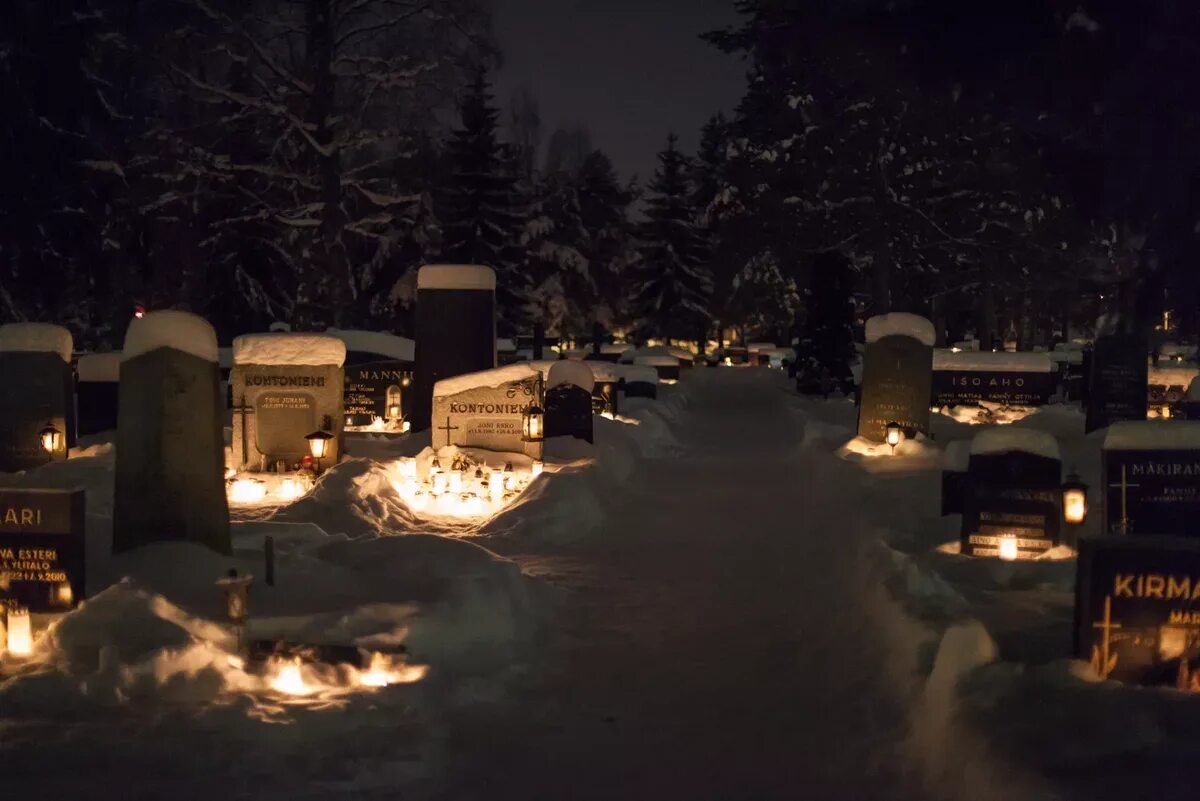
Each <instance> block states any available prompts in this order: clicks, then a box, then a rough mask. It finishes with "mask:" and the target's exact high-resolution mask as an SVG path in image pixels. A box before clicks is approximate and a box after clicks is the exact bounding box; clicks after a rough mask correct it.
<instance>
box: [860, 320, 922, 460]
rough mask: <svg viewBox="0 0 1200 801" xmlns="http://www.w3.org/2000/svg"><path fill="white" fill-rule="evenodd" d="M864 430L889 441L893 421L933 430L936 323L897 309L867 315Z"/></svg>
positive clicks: (909, 430) (874, 439) (869, 435)
mask: <svg viewBox="0 0 1200 801" xmlns="http://www.w3.org/2000/svg"><path fill="white" fill-rule="evenodd" d="M866 334H867V344H866V348H865V350H864V354H863V378H862V389H861V392H862V400H861V403H860V404H859V408H858V435H859V436H860V437H863V438H865V439H868V440H871V441H872V442H883V441H884V440H885V438H886V435H887V426H888V424H889V423H898V424H899V425H900V427H901V428H903V429H904V430H905V431H906V432H907V434H908V435H909V436H911V435H913V434H914V433H918V432H919V433H922V434H928V433H929V398H930V393H931V391H932V390H931V387H932V380H933V379H932V375H933V340H934V332H933V324H932V323H930V322H929V321H928V320H926V319H925V318H924V317H918V316H917V315H915V314H905V313H902V312H896V313H893V314H884V315H879V316H877V317H872V318H871V319H869V320H867V331H866Z"/></svg>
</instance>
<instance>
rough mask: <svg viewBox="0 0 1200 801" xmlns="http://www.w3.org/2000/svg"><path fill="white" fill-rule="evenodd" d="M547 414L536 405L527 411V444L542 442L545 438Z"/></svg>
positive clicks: (524, 423) (532, 405)
mask: <svg viewBox="0 0 1200 801" xmlns="http://www.w3.org/2000/svg"><path fill="white" fill-rule="evenodd" d="M545 425H546V413H545V412H543V411H542V407H541V406H538V405H537V404H536V403H533V404H530V405H529V408H527V409H526V410H525V419H524V421H523V432H522V433H523V434H524V437H523V439H524V440H525V441H526V442H541V441H542V440H543V439H544V438H545Z"/></svg>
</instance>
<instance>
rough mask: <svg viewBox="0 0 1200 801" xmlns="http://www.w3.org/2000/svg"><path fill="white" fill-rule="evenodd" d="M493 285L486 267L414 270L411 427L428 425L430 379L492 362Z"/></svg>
mask: <svg viewBox="0 0 1200 801" xmlns="http://www.w3.org/2000/svg"><path fill="white" fill-rule="evenodd" d="M495 286H496V282H495V274H494V273H493V272H492V271H491V269H489V268H487V267H478V266H460V265H427V266H425V267H422V268H421V270H420V272H419V273H418V275H417V312H416V318H417V319H416V339H417V345H416V358H417V369H416V380H415V381H414V384H415V390H414V391H415V395H414V397H413V411H412V428H413V430H414V431H422V430H424V429H426V428H428V427H429V421H430V414H431V410H432V404H433V385H434V384H436V383H437V382H438V381H441V380H442V379H444V378H453V377H454V376H458V375H464V374H466V373H474V372H478V371H480V370H489V369H491V368H493V367H495V366H496V297H495V296H496V292H495Z"/></svg>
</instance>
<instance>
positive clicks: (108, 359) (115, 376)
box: [75, 350, 121, 384]
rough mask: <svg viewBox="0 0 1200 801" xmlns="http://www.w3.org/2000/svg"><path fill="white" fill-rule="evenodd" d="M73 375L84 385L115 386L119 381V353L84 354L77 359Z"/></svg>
mask: <svg viewBox="0 0 1200 801" xmlns="http://www.w3.org/2000/svg"><path fill="white" fill-rule="evenodd" d="M75 373H76V375H78V376H79V380H80V381H82V382H84V383H88V382H96V383H110V384H115V383H116V382H117V381H120V380H121V352H120V351H119V350H117V351H109V352H108V353H85V354H83V355H82V356H80V357H79V361H78V363H76V365H75Z"/></svg>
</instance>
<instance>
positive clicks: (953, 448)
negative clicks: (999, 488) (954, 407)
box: [942, 439, 971, 515]
mask: <svg viewBox="0 0 1200 801" xmlns="http://www.w3.org/2000/svg"><path fill="white" fill-rule="evenodd" d="M970 463H971V441H970V440H967V439H960V440H955V441H954V442H951V443H949V444H948V445H947V446H946V452H945V453H944V454H943V456H942V514H943V515H958V514H962V510H963V494H964V492H965V486H966V481H967V469H968V468H969V466H970Z"/></svg>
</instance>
